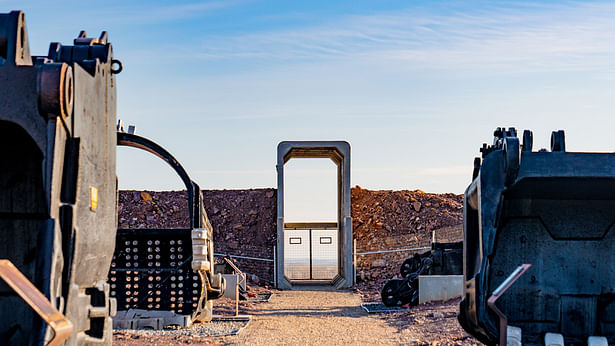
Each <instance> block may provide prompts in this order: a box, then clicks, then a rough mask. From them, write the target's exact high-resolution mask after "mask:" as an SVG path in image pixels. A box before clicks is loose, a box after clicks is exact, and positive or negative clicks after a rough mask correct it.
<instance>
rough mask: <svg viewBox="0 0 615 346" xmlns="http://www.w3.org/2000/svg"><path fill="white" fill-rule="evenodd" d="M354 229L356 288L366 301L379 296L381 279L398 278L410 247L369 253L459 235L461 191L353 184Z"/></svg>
mask: <svg viewBox="0 0 615 346" xmlns="http://www.w3.org/2000/svg"><path fill="white" fill-rule="evenodd" d="M351 200H352V219H353V222H352V223H353V233H354V237H355V239H356V240H357V286H356V287H357V289H358V290H359V291H360V292H361V293H362V294H363V296H364V299H365V300H366V301H374V300H379V299H380V296H379V295H380V290H381V289H382V286H383V285H384V283H385V282H386V281H387V280H389V279H391V278H393V277H396V276H400V274H399V268H400V266H401V263H402V262H403V261H404V259H406V258H408V257H410V256H411V255H412V254H413V253H414V252H419V253H420V252H425V251H427V250H426V249H419V250H415V251H399V252H386V253H373V252H378V251H382V250H396V249H415V248H425V247H429V246H430V244H431V238H432V232H435V237H436V241H439V242H454V241H459V240H462V239H463V227H462V225H461V224H462V222H463V195H455V194H451V193H447V194H434V193H425V192H423V191H421V190H414V191H408V190H401V191H391V190H381V191H373V190H366V189H362V188H361V187H359V186H356V187H354V188H352V196H351Z"/></svg>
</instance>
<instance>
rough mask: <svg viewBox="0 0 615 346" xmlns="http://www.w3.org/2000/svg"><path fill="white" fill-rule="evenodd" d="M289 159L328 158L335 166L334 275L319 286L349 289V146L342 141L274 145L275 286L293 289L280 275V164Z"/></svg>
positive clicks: (351, 268) (351, 278)
mask: <svg viewBox="0 0 615 346" xmlns="http://www.w3.org/2000/svg"><path fill="white" fill-rule="evenodd" d="M293 158H329V159H331V160H332V161H333V162H334V163H335V164H336V165H337V187H338V214H337V216H338V221H337V224H338V232H339V233H338V250H339V251H338V275H337V276H336V277H335V278H334V279H333V280H331V281H327V282H325V283H323V285H330V286H333V287H335V288H338V289H339V288H348V287H351V286H352V285H353V284H354V264H353V260H352V259H353V246H352V239H353V238H352V217H351V215H350V144H349V143H348V142H346V141H283V142H280V144H278V163H277V166H276V168H277V172H278V201H277V202H278V218H277V226H278V230H277V231H278V232H277V234H278V241H277V244H278V246H277V250H276V252H277V254H276V255H277V263H276V264H275V265H276V272H277V278H276V281H277V282H276V283H277V286H278V288H280V289H292V288H293V282H291V280H289V279H287V278H286V277H285V276H284V165H285V164H286V162H288V161H289V160H290V159H293ZM302 283H305V282H302ZM299 284H300V283H299Z"/></svg>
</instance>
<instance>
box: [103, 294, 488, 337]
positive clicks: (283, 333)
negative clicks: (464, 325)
mask: <svg viewBox="0 0 615 346" xmlns="http://www.w3.org/2000/svg"><path fill="white" fill-rule="evenodd" d="M458 304H459V300H458V299H455V300H451V301H448V302H441V303H433V304H423V305H420V306H416V307H413V308H412V309H410V310H407V311H403V312H394V313H380V314H368V313H367V312H366V311H365V310H363V308H361V295H360V294H358V293H356V292H353V291H324V290H317V289H315V288H306V289H305V290H293V291H275V292H274V295H273V296H272V297H271V300H270V301H269V302H267V303H247V302H241V303H240V314H249V315H251V316H252V321H251V322H250V323H249V324H248V326H247V327H246V328H245V329H243V330H242V331H241V332H240V333H239V334H238V335H235V336H226V337H212V336H206V335H211V334H208V333H210V331H208V332H204V331H205V330H214V331H215V330H216V329H217V328H218V327H219V328H229V329H233V328H236V327H237V326H234V325H232V324H228V325H224V326H223V325H220V326H212V325H209V324H195V325H194V326H193V327H191V328H190V329H182V330H171V331H156V332H155V331H115V332H114V345H122V346H123V345H131V346H132V345H153V346H156V345H178V344H198V345H306V344H307V345H351V344H352V345H479V343H478V342H477V341H476V340H474V339H472V338H471V337H470V336H468V335H467V334H466V333H465V332H464V331H463V330H462V329H461V327H460V326H459V324H458V323H457V318H456V315H457V307H458ZM214 311H217V312H216V313H222V314H223V315H232V314H233V313H234V303H233V301H232V300H230V299H220V300H218V301H216V306H215V307H214ZM225 323H226V322H225ZM212 328H213V329H212ZM222 331H223V330H222V329H220V333H222ZM216 334H217V333H216Z"/></svg>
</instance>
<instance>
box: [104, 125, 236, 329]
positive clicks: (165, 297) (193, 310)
mask: <svg viewBox="0 0 615 346" xmlns="http://www.w3.org/2000/svg"><path fill="white" fill-rule="evenodd" d="M117 144H118V145H119V146H129V147H134V148H138V149H142V150H145V151H148V152H150V153H152V154H154V155H156V156H158V157H159V158H161V159H162V160H164V161H165V162H166V163H168V164H169V165H170V166H171V167H172V168H173V169H174V170H175V172H176V173H177V174H178V175H179V177H180V178H181V179H182V181H183V182H184V184H185V186H186V193H187V202H188V205H189V215H190V228H185V229H118V230H117V241H116V243H117V246H116V249H115V253H114V256H113V261H112V263H111V269H110V271H109V282H110V284H111V294H112V296H113V297H115V298H116V299H117V302H118V309H119V310H131V309H133V310H135V309H136V310H150V311H158V312H160V313H159V314H156V313H151V312H150V313H146V315H147V316H148V317H152V316H160V317H161V319H162V324H163V325H178V324H179V325H180V326H186V325H189V324H190V323H192V321H202V322H204V321H210V320H211V318H212V302H213V300H214V299H217V298H220V297H221V296H222V295H223V294H224V288H225V287H224V286H225V285H224V280H223V279H222V276H221V275H220V274H214V259H213V254H214V251H213V228H212V227H211V224H210V222H209V220H208V218H207V214H206V212H205V208H204V206H203V198H202V195H201V190H200V188H199V186H198V185H197V184H196V183H195V182H194V181H192V180H191V179H190V177H189V176H188V174H187V172H186V171H185V170H184V168H183V167H182V166H181V164H180V163H179V162H178V161H177V160H176V159H175V158H174V157H173V156H172V155H171V154H170V153H168V152H167V151H166V150H165V149H164V148H162V147H161V146H159V145H158V144H156V143H154V142H152V141H150V140H148V139H146V138H143V137H140V136H137V135H135V134H130V133H124V132H118V134H117ZM165 312H167V313H165ZM168 312H171V313H173V314H169V313H168ZM122 315H125V314H122ZM169 316H171V317H169ZM182 317H183V318H182ZM177 321H186V322H181V323H178V322H177ZM128 325H130V324H128Z"/></svg>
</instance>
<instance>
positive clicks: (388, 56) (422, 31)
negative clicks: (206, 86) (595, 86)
mask: <svg viewBox="0 0 615 346" xmlns="http://www.w3.org/2000/svg"><path fill="white" fill-rule="evenodd" d="M613 17H615V4H613V3H595V4H587V3H576V2H575V3H563V4H551V5H532V4H525V5H523V6H517V7H515V8H506V7H498V6H490V7H488V8H485V9H481V10H472V11H469V10H464V11H451V12H449V13H448V14H439V13H436V11H433V10H432V11H431V12H429V11H426V10H420V9H408V10H405V11H402V12H398V13H380V14H373V15H363V16H356V15H355V16H342V17H337V18H333V19H331V20H330V21H329V22H327V23H325V24H319V25H314V26H310V27H302V28H292V29H288V28H286V29H279V30H276V31H266V32H259V33H247V34H239V35H222V36H210V37H206V38H205V40H204V42H202V44H201V49H200V50H199V52H198V53H197V56H198V57H199V58H201V59H243V58H251V59H254V58H262V59H272V60H273V61H281V60H282V61H284V60H289V61H294V60H301V59H309V60H313V59H337V58H341V59H348V58H352V59H369V60H374V61H383V60H384V61H391V60H399V61H402V62H404V63H407V64H409V65H410V66H412V64H415V65H416V67H417V68H430V69H442V68H444V69H454V68H472V69H474V68H480V69H485V68H492V69H505V68H511V69H514V70H522V71H530V72H531V71H552V70H566V71H571V70H572V71H574V70H601V69H605V68H608V69H609V70H610V71H612V70H613V69H612V68H611V65H612V61H613V58H615V35H614V33H615V21H613V20H612V18H613Z"/></svg>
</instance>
